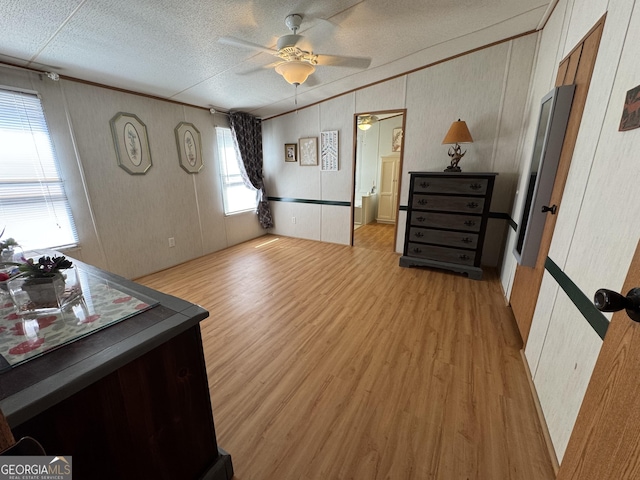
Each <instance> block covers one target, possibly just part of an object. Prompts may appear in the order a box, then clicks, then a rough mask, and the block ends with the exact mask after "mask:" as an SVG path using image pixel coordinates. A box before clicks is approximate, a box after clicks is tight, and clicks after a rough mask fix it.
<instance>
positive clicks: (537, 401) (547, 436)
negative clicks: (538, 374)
mask: <svg viewBox="0 0 640 480" xmlns="http://www.w3.org/2000/svg"><path fill="white" fill-rule="evenodd" d="M520 357H522V364H523V365H524V370H525V372H526V374H527V381H528V382H529V388H530V390H531V397H532V398H533V403H534V405H535V406H536V412H537V413H538V419H539V420H540V427H541V428H542V436H543V437H544V443H546V445H547V451H548V452H549V459H550V460H551V466H552V467H553V471H554V472H555V474H556V476H558V470H559V469H560V464H559V463H558V457H557V456H556V450H555V448H554V447H553V442H552V441H551V435H550V434H549V427H548V426H547V420H546V419H545V418H544V413H543V412H542V406H541V405H540V399H539V398H538V391H537V390H536V386H535V384H534V383H533V377H532V376H531V370H529V362H527V357H526V356H525V354H524V350H520Z"/></svg>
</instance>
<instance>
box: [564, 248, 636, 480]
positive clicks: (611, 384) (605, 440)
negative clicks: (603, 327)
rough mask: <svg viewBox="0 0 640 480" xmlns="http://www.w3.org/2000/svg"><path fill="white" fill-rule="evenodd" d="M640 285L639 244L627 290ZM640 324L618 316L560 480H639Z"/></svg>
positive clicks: (604, 349)
mask: <svg viewBox="0 0 640 480" xmlns="http://www.w3.org/2000/svg"><path fill="white" fill-rule="evenodd" d="M637 287H640V242H639V243H638V246H637V248H636V252H635V255H634V257H633V259H632V261H631V266H630V267H629V271H628V273H627V279H626V281H625V283H624V287H623V289H622V294H623V295H626V294H627V292H628V291H629V290H631V289H632V288H637ZM638 372H640V323H637V322H634V321H632V320H631V319H630V318H629V317H628V316H627V314H626V312H625V311H624V310H622V311H619V312H617V313H615V314H614V315H613V318H612V319H611V324H610V325H609V328H608V329H607V334H606V335H605V337H604V342H603V344H602V348H601V349H600V354H599V355H598V360H597V362H596V366H595V368H594V370H593V374H592V375H591V381H590V382H589V386H588V387H587V392H586V394H585V396H584V400H583V401H582V407H581V408H580V413H579V414H578V418H577V420H576V424H575V426H574V428H573V432H572V434H571V438H570V439H569V444H568V446H567V450H566V452H565V454H564V458H563V460H562V465H560V470H559V471H558V477H557V480H570V479H571V480H624V479H629V480H632V479H638V478H640V462H639V461H638V460H639V459H640V441H639V440H640V400H639V398H640V381H638Z"/></svg>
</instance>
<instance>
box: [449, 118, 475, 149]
mask: <svg viewBox="0 0 640 480" xmlns="http://www.w3.org/2000/svg"><path fill="white" fill-rule="evenodd" d="M447 143H451V144H453V143H473V138H471V133H469V129H468V128H467V124H466V123H465V121H464V120H460V119H458V121H457V122H453V123H452V124H451V127H449V131H448V132H447V135H446V136H445V137H444V140H443V141H442V144H443V145H444V144H447Z"/></svg>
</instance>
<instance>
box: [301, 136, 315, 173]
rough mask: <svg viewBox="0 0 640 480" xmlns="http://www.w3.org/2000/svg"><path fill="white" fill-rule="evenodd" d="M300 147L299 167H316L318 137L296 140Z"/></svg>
mask: <svg viewBox="0 0 640 480" xmlns="http://www.w3.org/2000/svg"><path fill="white" fill-rule="evenodd" d="M298 145H299V146H300V165H301V166H307V165H318V137H307V138H301V139H300V140H298Z"/></svg>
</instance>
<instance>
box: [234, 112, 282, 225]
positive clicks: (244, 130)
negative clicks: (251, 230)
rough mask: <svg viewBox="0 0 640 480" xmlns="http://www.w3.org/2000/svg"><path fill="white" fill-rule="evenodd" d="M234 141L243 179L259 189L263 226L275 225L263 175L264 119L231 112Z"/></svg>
mask: <svg viewBox="0 0 640 480" xmlns="http://www.w3.org/2000/svg"><path fill="white" fill-rule="evenodd" d="M229 123H230V124H231V133H232V135H233V143H234V144H235V147H236V153H237V155H238V158H239V159H240V160H241V161H240V172H241V174H242V180H243V181H244V184H245V185H246V186H247V187H253V188H255V189H256V190H257V191H258V209H257V213H258V219H259V220H260V225H262V228H271V227H273V218H272V217H271V209H270V208H269V200H267V192H266V190H265V188H264V178H263V176H262V121H261V120H260V119H259V118H256V117H254V116H253V115H249V114H248V113H244V112H232V113H230V114H229Z"/></svg>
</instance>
